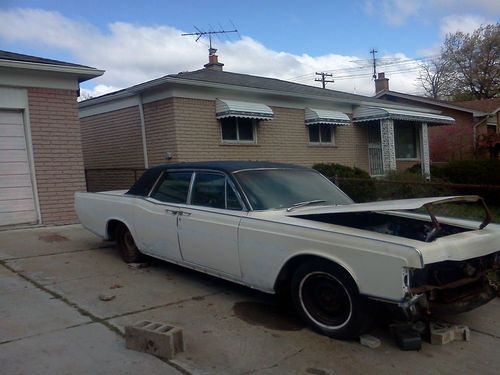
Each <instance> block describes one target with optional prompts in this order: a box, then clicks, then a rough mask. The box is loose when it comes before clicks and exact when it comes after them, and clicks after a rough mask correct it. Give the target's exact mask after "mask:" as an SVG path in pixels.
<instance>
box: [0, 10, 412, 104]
mask: <svg viewBox="0 0 500 375" xmlns="http://www.w3.org/2000/svg"><path fill="white" fill-rule="evenodd" d="M0 23H1V24H2V27H0V40H1V39H3V40H6V41H8V42H12V43H17V44H20V45H21V44H25V45H29V46H33V45H36V46H38V47H39V46H42V47H49V48H50V49H54V48H56V49H59V50H60V51H62V52H64V53H65V54H69V55H71V56H73V57H74V62H76V63H79V64H83V65H90V66H94V67H96V68H99V69H104V70H106V72H105V73H104V75H103V76H102V77H99V78H97V79H94V80H92V81H90V82H88V83H86V84H84V89H82V92H83V93H86V95H92V96H98V95H102V94H105V93H108V92H110V91H113V90H116V89H120V88H125V87H128V86H130V85H133V84H137V83H141V82H144V81H147V80H150V79H154V78H158V77H161V76H164V75H166V74H172V73H178V72H181V71H187V70H197V69H201V68H202V67H203V64H205V63H206V62H207V60H208V57H207V55H208V52H207V46H206V45H205V44H204V43H195V41H194V38H191V37H182V36H181V33H182V31H181V30H178V29H175V28H173V27H169V26H141V25H134V24H130V23H124V22H114V23H111V24H109V25H108V29H107V30H105V31H101V30H99V29H98V28H97V27H95V26H93V25H91V24H88V23H84V22H80V21H76V20H73V19H70V18H67V17H65V16H63V15H61V14H60V13H58V12H52V11H46V10H37V9H14V10H0ZM217 47H218V48H219V52H218V54H219V56H220V61H221V62H223V63H224V64H225V66H224V69H225V70H227V71H232V72H238V73H247V74H254V75H261V76H267V77H273V78H279V79H290V80H294V81H296V82H300V83H305V84H311V85H313V84H314V85H319V83H317V82H315V81H314V78H316V76H315V75H314V72H317V71H332V72H333V73H334V77H333V78H334V79H335V83H334V84H329V85H328V86H327V87H328V88H331V89H336V90H340V91H346V92H356V93H358V94H364V95H373V91H374V84H373V81H372V78H371V70H370V67H369V66H366V67H360V66H359V65H358V64H356V63H354V62H353V61H354V60H359V58H358V57H356V56H343V55H337V54H328V55H324V56H310V55H307V54H303V55H294V54H291V53H288V52H283V51H274V50H271V49H269V48H267V47H266V46H264V45H263V44H262V43H259V42H258V41H256V40H254V39H252V38H250V37H243V38H241V39H240V40H237V41H233V42H224V43H218V45H217ZM42 57H48V58H50V57H53V56H44V55H42ZM381 57H383V56H381ZM399 58H402V59H404V60H408V59H407V58H406V57H405V56H403V55H399ZM384 69H385V68H381V69H379V71H383V70H384ZM391 71H392V73H390V72H391ZM386 73H387V76H388V78H390V79H391V89H394V90H398V91H403V92H414V91H415V87H414V81H415V78H416V76H417V72H416V71H415V69H414V67H413V66H412V64H411V63H409V62H406V63H405V64H403V65H401V66H400V67H399V68H398V67H397V65H394V66H392V67H391V66H389V67H387V70H386ZM353 75H354V76H355V77H352V76H353ZM293 77H298V78H295V79H293ZM336 77H338V79H336ZM342 77H343V78H342Z"/></svg>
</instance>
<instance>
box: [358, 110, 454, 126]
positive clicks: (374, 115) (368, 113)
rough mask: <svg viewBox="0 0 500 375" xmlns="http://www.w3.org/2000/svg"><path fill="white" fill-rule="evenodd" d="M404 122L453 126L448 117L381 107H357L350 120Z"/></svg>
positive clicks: (451, 118) (451, 120)
mask: <svg viewBox="0 0 500 375" xmlns="http://www.w3.org/2000/svg"><path fill="white" fill-rule="evenodd" d="M384 119H392V120H406V121H419V122H425V123H434V124H443V125H445V124H454V123H455V119H454V118H453V117H449V116H443V115H437V114H434V113H428V112H421V111H409V110H403V109H395V108H382V107H359V108H356V109H355V110H354V113H353V118H352V120H353V121H354V122H363V121H372V120H384Z"/></svg>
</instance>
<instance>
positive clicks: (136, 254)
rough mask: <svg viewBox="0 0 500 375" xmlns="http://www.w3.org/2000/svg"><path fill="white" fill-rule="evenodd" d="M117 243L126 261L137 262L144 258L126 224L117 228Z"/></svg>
mask: <svg viewBox="0 0 500 375" xmlns="http://www.w3.org/2000/svg"><path fill="white" fill-rule="evenodd" d="M116 243H117V247H118V251H119V252H120V255H121V257H122V259H123V260H124V261H125V262H126V263H136V262H140V261H141V260H142V259H143V255H142V253H141V252H140V251H139V249H138V248H137V246H136V244H135V241H134V238H133V237H132V234H131V233H130V230H129V229H128V228H127V227H126V226H125V225H120V226H119V227H118V228H117V229H116Z"/></svg>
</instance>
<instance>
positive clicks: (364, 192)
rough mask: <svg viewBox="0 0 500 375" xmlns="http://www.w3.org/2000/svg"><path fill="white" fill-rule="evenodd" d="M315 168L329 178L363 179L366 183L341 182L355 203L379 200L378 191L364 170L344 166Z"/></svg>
mask: <svg viewBox="0 0 500 375" xmlns="http://www.w3.org/2000/svg"><path fill="white" fill-rule="evenodd" d="M313 168H314V169H316V170H317V171H318V172H320V173H322V174H323V175H325V176H326V177H328V178H331V179H334V178H335V177H340V178H342V177H348V178H362V179H366V181H339V184H338V185H339V188H341V189H342V190H343V191H344V192H345V193H346V194H347V195H349V196H350V197H351V198H352V199H353V200H354V201H355V202H359V203H361V202H371V201H374V200H376V199H377V189H376V186H375V183H374V182H373V181H372V179H371V178H370V175H369V174H368V173H367V172H365V171H364V170H362V169H359V168H356V167H347V166H345V165H342V164H335V163H332V164H324V163H320V164H315V165H313Z"/></svg>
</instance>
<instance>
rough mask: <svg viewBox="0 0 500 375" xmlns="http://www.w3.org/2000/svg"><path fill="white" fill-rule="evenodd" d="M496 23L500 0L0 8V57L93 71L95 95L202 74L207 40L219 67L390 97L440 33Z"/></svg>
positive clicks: (104, 0) (20, 0) (107, 1)
mask: <svg viewBox="0 0 500 375" xmlns="http://www.w3.org/2000/svg"><path fill="white" fill-rule="evenodd" d="M499 19H500V1H499V0H336V1H334V0H330V1H295V0H275V1H273V0H267V1H263V0H253V1H240V0H232V1H221V0H212V1H195V0H183V1H179V0H170V1H166V0H165V1H160V0H158V1H148V0H142V1H137V0H135V1H130V0H120V1H116V0H100V1H96V0H85V1H72V0H0V50H7V51H11V52H17V53H24V54H29V55H34V56H39V57H45V58H50V59H56V60H62V61H67V62H73V63H77V64H82V65H87V66H92V67H95V68H98V69H102V70H105V71H106V72H105V73H104V75H103V76H102V77H99V78H96V79H93V80H91V81H88V82H84V83H82V85H81V87H82V92H83V93H85V94H86V95H91V96H98V95H102V94H105V93H108V92H111V91H114V90H118V89H122V88H125V87H128V86H131V85H134V84H137V83H141V82H144V81H147V80H151V79H155V78H158V77H161V76H164V75H166V74H175V73H178V72H181V71H190V70H197V69H201V68H202V67H203V65H204V64H205V63H207V61H208V51H207V49H208V39H207V38H205V37H202V38H200V39H199V40H198V41H196V36H182V35H181V34H183V33H192V32H196V31H197V30H200V31H219V30H234V29H237V30H238V32H237V33H228V34H224V35H220V36H214V38H213V39H212V43H213V47H215V48H217V49H218V51H217V54H218V55H219V61H220V62H222V63H224V64H225V65H224V70H226V71H231V72H236V73H245V74H253V75H260V76H266V77H272V78H279V79H285V80H289V81H293V82H297V83H303V84H308V85H320V83H319V82H316V81H315V78H318V76H317V75H316V74H315V73H317V72H327V73H329V74H332V75H333V77H332V78H330V77H328V79H330V80H331V79H333V80H334V82H333V83H328V84H327V88H328V89H333V90H340V91H345V92H350V93H356V94H362V95H369V96H371V95H373V94H374V83H373V78H372V74H373V67H372V65H373V62H372V60H371V57H372V55H371V54H370V50H372V49H375V50H377V51H378V52H377V53H376V58H377V72H385V75H386V77H387V78H389V80H390V81H389V85H390V88H391V90H395V91H400V92H405V93H410V94H420V93H422V89H421V88H420V87H419V85H418V82H417V80H416V78H417V77H418V71H419V63H422V62H425V61H428V60H429V59H430V58H432V57H433V56H436V55H437V54H438V53H439V49H440V46H441V45H442V43H443V41H444V38H445V36H446V35H447V34H449V33H453V32H456V31H462V32H466V33H470V32H472V31H473V30H474V29H476V28H477V27H479V26H480V25H486V24H490V23H496V22H498V21H499Z"/></svg>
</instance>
